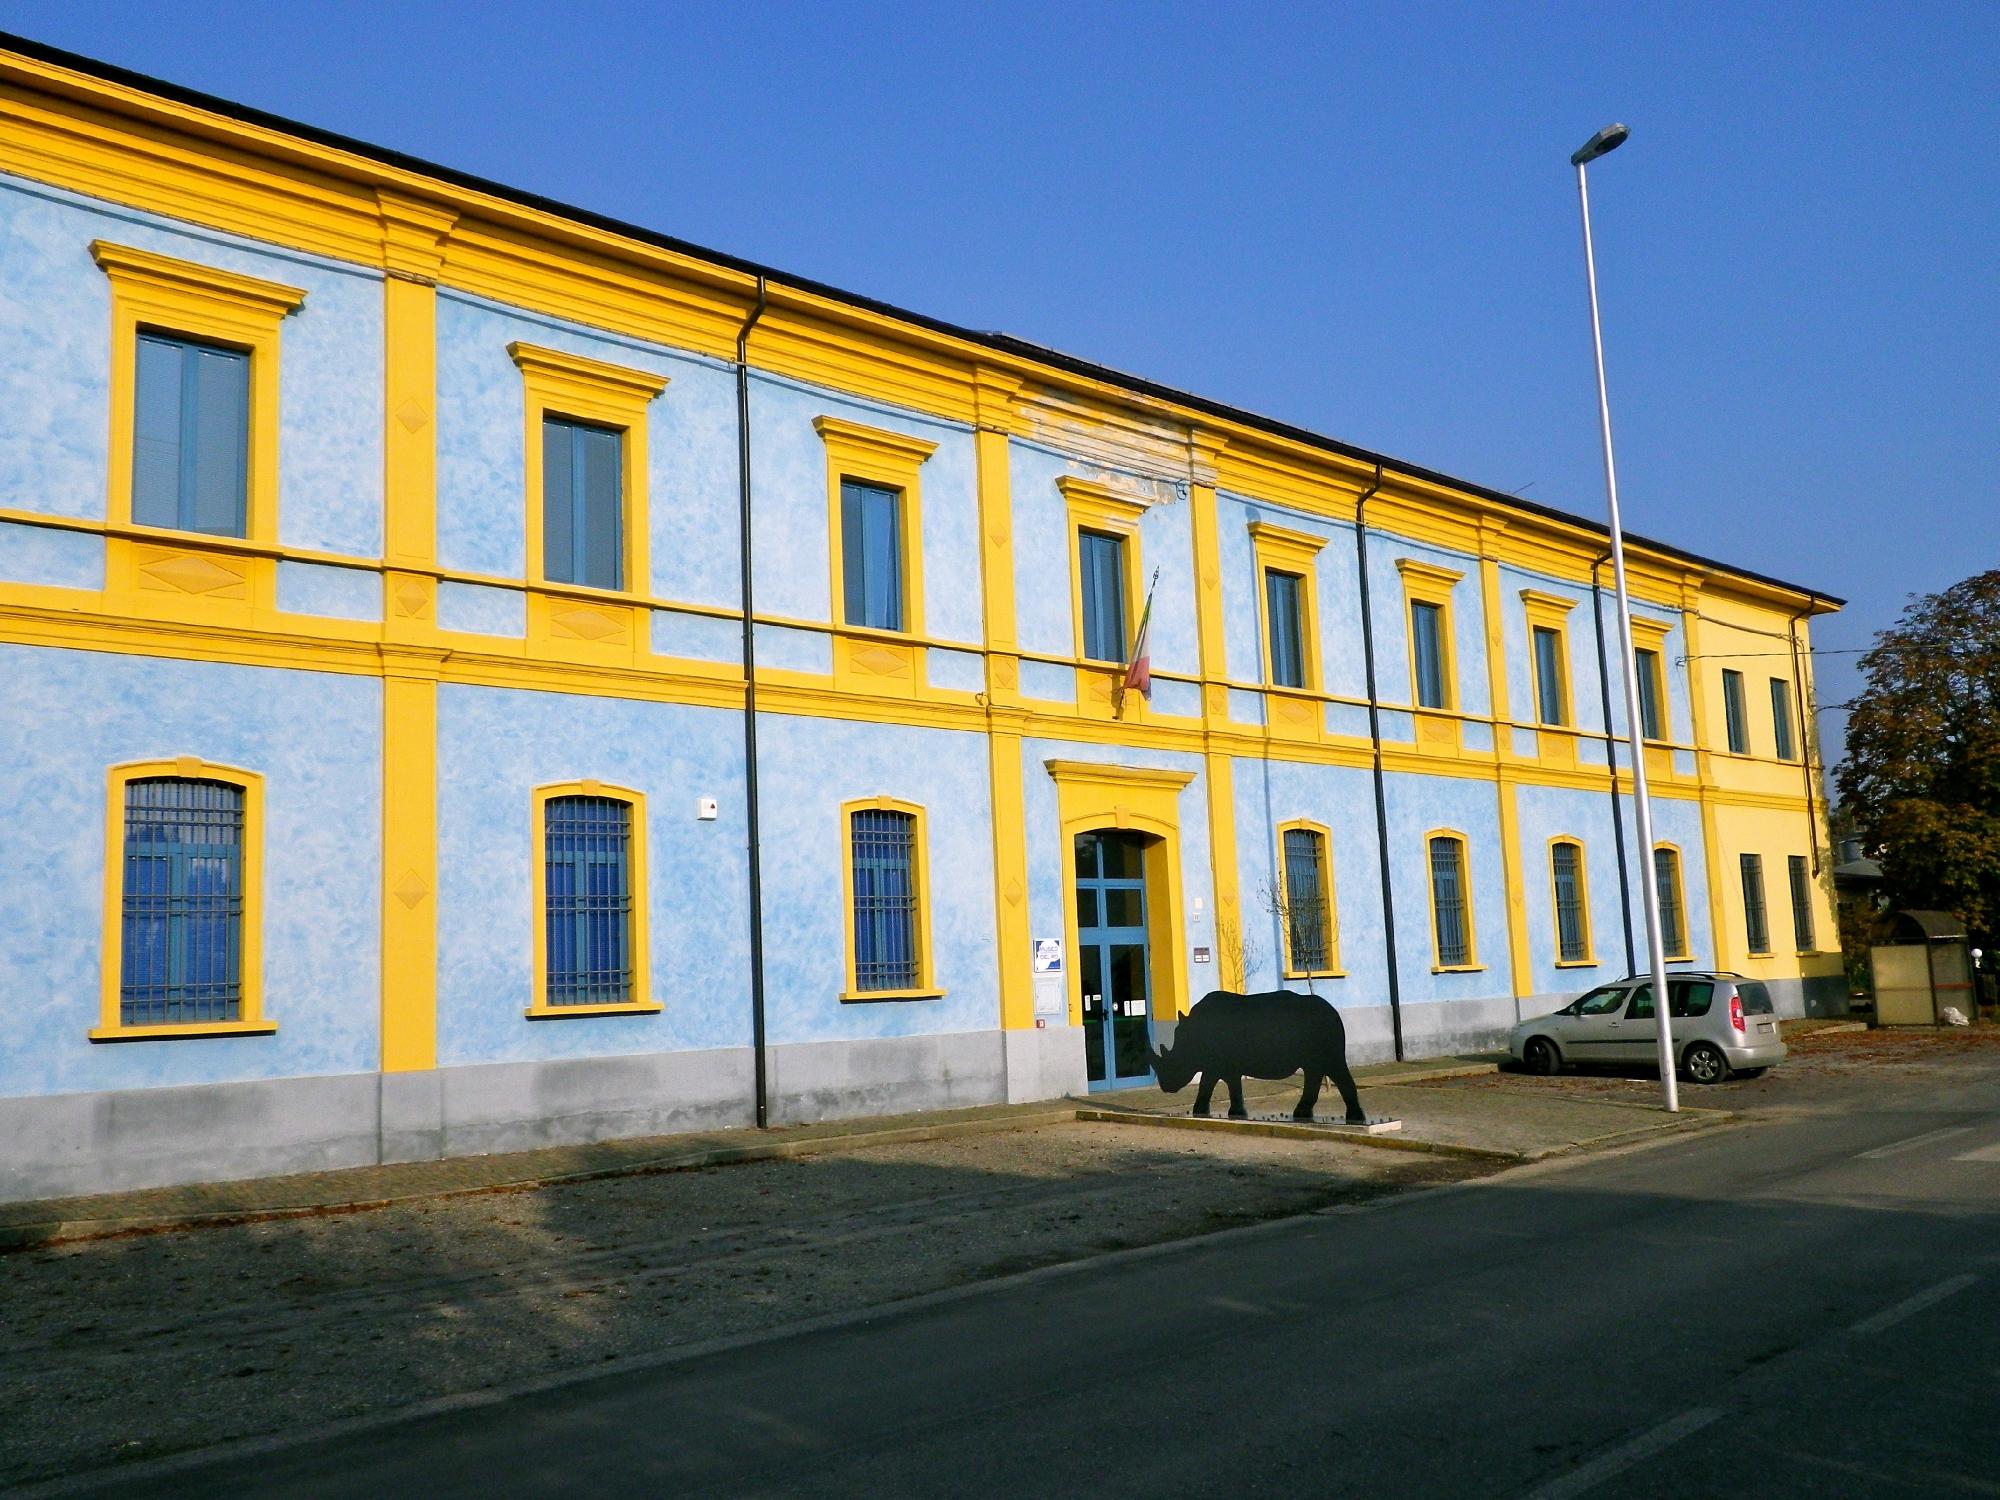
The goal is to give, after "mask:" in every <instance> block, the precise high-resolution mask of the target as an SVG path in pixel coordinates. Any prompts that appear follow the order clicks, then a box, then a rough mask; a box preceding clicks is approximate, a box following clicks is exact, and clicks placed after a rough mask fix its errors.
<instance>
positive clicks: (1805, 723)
mask: <svg viewBox="0 0 2000 1500" xmlns="http://www.w3.org/2000/svg"><path fill="white" fill-rule="evenodd" d="M1818 603H1819V595H1818V594H1816V593H1811V592H1809V593H1807V595H1806V607H1805V608H1804V609H1802V610H1800V611H1799V612H1798V613H1797V614H1795V615H1793V616H1792V618H1791V622H1790V623H1789V624H1787V625H1786V626H1785V636H1786V639H1787V640H1789V641H1790V642H1791V647H1792V697H1793V699H1794V701H1795V702H1796V703H1797V704H1798V709H1797V711H1796V712H1795V713H1794V715H1793V717H1794V718H1796V719H1797V720H1798V729H1797V735H1798V747H1799V766H1800V769H1801V770H1803V771H1804V773H1805V781H1806V847H1807V848H1809V849H1810V850H1812V856H1811V858H1812V873H1813V879H1814V880H1817V879H1819V820H1818V819H1817V818H1815V817H1814V816H1813V758H1812V751H1813V746H1814V745H1816V744H1818V743H1819V725H1818V724H1816V723H1814V722H1813V721H1812V720H1811V719H1809V718H1807V717H1806V672H1805V660H1804V658H1803V657H1802V656H1801V655H1800V653H1799V621H1801V620H1803V619H1804V618H1805V617H1806V616H1807V615H1809V614H1811V613H1812V612H1813V606H1815V605H1816V604H1818Z"/></svg>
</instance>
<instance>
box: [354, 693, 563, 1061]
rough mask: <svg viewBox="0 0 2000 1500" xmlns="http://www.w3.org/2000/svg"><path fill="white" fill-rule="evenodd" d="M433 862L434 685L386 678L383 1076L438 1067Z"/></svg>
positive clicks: (435, 798) (435, 800) (435, 781)
mask: <svg viewBox="0 0 2000 1500" xmlns="http://www.w3.org/2000/svg"><path fill="white" fill-rule="evenodd" d="M437 862H438V861H437V679H436V678H435V677H427V676H401V675H395V674H392V675H389V676H387V677H385V678H384V680H383V683H382V1071H383V1072H385V1073H401V1072H410V1071H415V1070H421V1069H427V1068H434V1067H436V1066H437V877H438V869H437ZM536 930H537V931H540V928H539V927H537V929H536ZM536 967H537V971H538V972H539V969H540V965H539V963H538V964H537V966H536Z"/></svg>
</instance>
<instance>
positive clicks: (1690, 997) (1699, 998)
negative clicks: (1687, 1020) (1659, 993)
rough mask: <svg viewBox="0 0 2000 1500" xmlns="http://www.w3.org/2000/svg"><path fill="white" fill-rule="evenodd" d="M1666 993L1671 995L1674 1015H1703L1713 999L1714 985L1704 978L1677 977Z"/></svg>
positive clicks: (1706, 1012)
mask: <svg viewBox="0 0 2000 1500" xmlns="http://www.w3.org/2000/svg"><path fill="white" fill-rule="evenodd" d="M1667 993H1668V994H1669V995H1671V996H1672V997H1673V1002H1674V1014H1675V1015H1677V1016H1685V1017H1693V1016H1705V1015H1707V1014H1708V1007H1709V1003H1710V1002H1711V1001H1713V1000H1714V999H1715V986H1714V985H1713V984H1711V983H1709V982H1708V981H1707V980H1706V979H1677V980H1675V981H1674V982H1673V983H1672V985H1671V986H1670V987H1669V989H1668V991H1667Z"/></svg>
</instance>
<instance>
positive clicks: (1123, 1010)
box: [1075, 828, 1157, 1089]
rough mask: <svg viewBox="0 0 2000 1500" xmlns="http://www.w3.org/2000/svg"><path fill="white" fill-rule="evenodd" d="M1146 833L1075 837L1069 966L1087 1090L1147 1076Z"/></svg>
mask: <svg viewBox="0 0 2000 1500" xmlns="http://www.w3.org/2000/svg"><path fill="white" fill-rule="evenodd" d="M1155 842H1157V840H1156V839H1154V838H1150V837H1148V836H1147V835H1145V834H1141V833H1132V832H1128V831H1124V830H1120V829H1115V828H1106V829H1095V830H1092V831H1091V832H1088V833H1079V834H1077V835H1076V843H1075V858H1076V965H1077V980H1078V989H1079V990H1080V992H1081V994H1082V997H1083V1050H1084V1065H1085V1070H1086V1072H1087V1074H1088V1076H1089V1079H1090V1086H1091V1088H1093V1089H1117V1088H1132V1087H1134V1086H1136V1085H1139V1084H1143V1083H1148V1082H1150V1081H1151V1080H1152V1076H1153V1071H1152V1068H1151V1067H1150V1066H1149V1065H1148V1063H1147V1061H1146V1053H1147V1050H1148V1049H1149V1048H1150V1047H1151V1046H1152V1045H1153V1023H1152V1008H1153V1007H1152V999H1153V997H1152V961H1151V960H1152V953H1151V942H1150V938H1149V933H1148V921H1147V918H1148V915H1149V913H1148V912H1147V909H1146V903H1147V893H1146V845H1148V844H1149V843H1155Z"/></svg>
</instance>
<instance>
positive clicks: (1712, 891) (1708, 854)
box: [1644, 587, 1740, 969]
mask: <svg viewBox="0 0 2000 1500" xmlns="http://www.w3.org/2000/svg"><path fill="white" fill-rule="evenodd" d="M1700 606H1701V592H1700V590H1699V589H1696V588H1693V587H1688V588H1684V589H1683V590H1682V592H1681V629H1682V633H1683V635H1684V636H1685V638H1686V640H1687V655H1688V660H1687V682H1688V706H1689V708H1690V710H1691V711H1692V713H1693V718H1694V745H1695V750H1694V766H1695V778H1696V781H1697V783H1698V788H1697V791H1696V795H1697V796H1698V797H1699V798H1700V799H1701V862H1702V868H1703V870H1704V871H1706V872H1707V875H1708V931H1709V950H1710V951H1709V962H1710V963H1712V964H1713V965H1714V966H1715V967H1716V968H1718V969H1725V968H1728V967H1730V966H1731V965H1732V964H1735V963H1737V962H1738V961H1739V958H1740V955H1739V954H1737V953H1736V952H1735V950H1734V946H1733V945H1732V944H1731V943H1730V942H1729V938H1728V932H1729V929H1728V927H1727V926H1726V925H1725V923H1726V916H1725V912H1726V908H1725V907H1724V905H1723V899H1722V890H1723V887H1722V845H1721V842H1720V841H1719V839H1718V837H1717V831H1716V822H1715V762H1714V759H1713V757H1712V756H1711V755H1710V754H1709V748H1708V747H1709V746H1710V745H1712V744H1713V743H1715V742H1714V740H1713V739H1711V738H1710V735H1709V722H1708V699H1707V697H1706V695H1704V694H1703V692H1702V673H1701V618H1700V615H1699V613H1698V611H1699V609H1700ZM1652 858H1653V856H1652V852H1651V851H1650V850H1649V851H1647V854H1646V864H1645V866H1644V868H1645V869H1646V871H1647V872H1648V874H1650V873H1651V871H1652Z"/></svg>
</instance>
